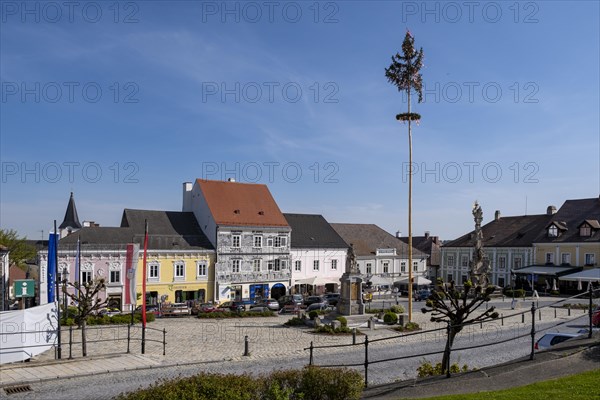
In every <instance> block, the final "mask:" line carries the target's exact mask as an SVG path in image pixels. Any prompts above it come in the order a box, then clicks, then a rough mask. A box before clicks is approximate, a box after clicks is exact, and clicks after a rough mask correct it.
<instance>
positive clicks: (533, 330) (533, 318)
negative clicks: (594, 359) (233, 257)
mask: <svg viewBox="0 0 600 400" xmlns="http://www.w3.org/2000/svg"><path fill="white" fill-rule="evenodd" d="M594 294H596V295H597V294H600V289H595V290H592V289H591V288H590V290H589V292H588V293H582V294H579V295H576V296H572V297H569V298H565V299H561V300H558V301H556V302H554V303H552V304H548V305H546V306H542V307H536V302H535V301H533V302H532V303H531V308H530V309H528V310H524V311H521V312H515V313H513V314H510V315H501V316H500V317H499V318H498V319H493V320H488V321H485V322H475V323H469V324H462V325H456V326H454V328H456V327H459V326H463V327H465V326H474V325H479V326H480V328H483V325H484V324H487V323H497V322H498V320H500V322H501V323H502V325H504V319H505V318H512V317H518V316H519V315H520V316H521V322H522V323H525V318H526V315H528V314H529V317H530V324H531V330H530V332H528V333H525V334H521V335H516V336H513V337H510V338H508V339H504V340H498V341H494V342H491V343H484V344H478V345H474V346H465V347H458V348H452V347H451V346H450V343H449V337H450V335H449V332H450V329H451V328H452V326H451V325H450V323H448V325H447V326H446V327H442V328H437V329H429V330H423V331H414V332H409V333H405V334H401V335H397V336H391V337H386V338H381V339H375V340H369V336H368V335H365V340H364V342H362V343H356V340H355V339H356V336H353V343H351V344H336V345H322V346H314V345H313V342H312V341H311V342H310V346H309V347H307V348H305V349H304V350H305V351H306V350H308V351H309V362H308V365H310V366H317V367H322V368H334V367H363V368H364V376H365V387H367V385H368V377H369V365H371V364H378V363H385V362H391V361H398V360H404V359H409V358H415V357H424V356H430V355H436V354H443V353H445V352H446V351H448V355H449V356H448V364H447V365H446V366H445V368H444V370H445V371H446V376H447V377H448V378H450V377H451V374H450V355H451V353H452V352H453V351H465V350H472V349H477V348H482V347H488V346H495V345H498V344H502V343H506V342H510V341H513V340H519V339H523V338H526V337H531V341H530V343H527V346H528V347H529V346H531V348H530V354H529V359H530V360H533V359H534V357H535V335H536V333H538V332H542V331H545V330H548V329H551V328H555V327H557V326H560V325H563V324H566V323H568V322H570V320H567V321H563V322H560V323H557V324H555V325H553V326H550V327H546V328H543V329H539V330H536V326H535V321H536V311H537V318H538V320H541V319H542V314H541V310H542V309H544V308H554V315H555V317H556V312H557V311H556V310H557V305H558V304H560V303H564V302H566V301H568V300H573V299H577V298H586V297H587V298H589V304H588V310H587V314H588V318H589V332H588V338H591V337H592V314H593V301H592V299H593V297H594ZM583 311H584V312H585V311H586V310H585V309H583ZM567 313H568V316H571V308H568V309H567ZM578 318H579V317H578ZM440 331H446V337H447V339H446V348H445V349H444V350H440V351H432V352H428V353H419V354H412V355H408V356H401V357H391V358H385V359H378V360H373V359H370V358H369V345H370V344H373V343H376V342H384V341H389V340H393V339H398V338H405V337H409V336H416V335H424V334H431V333H433V332H440ZM361 346H362V347H363V348H364V361H363V362H360V363H348V364H319V365H317V364H315V363H314V352H315V350H317V349H330V348H342V347H361Z"/></svg>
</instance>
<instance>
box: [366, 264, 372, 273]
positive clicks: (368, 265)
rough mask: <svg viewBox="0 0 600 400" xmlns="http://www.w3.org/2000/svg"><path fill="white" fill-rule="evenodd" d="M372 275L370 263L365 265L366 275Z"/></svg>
mask: <svg viewBox="0 0 600 400" xmlns="http://www.w3.org/2000/svg"><path fill="white" fill-rule="evenodd" d="M371 273H373V268H372V265H371V263H367V274H371Z"/></svg>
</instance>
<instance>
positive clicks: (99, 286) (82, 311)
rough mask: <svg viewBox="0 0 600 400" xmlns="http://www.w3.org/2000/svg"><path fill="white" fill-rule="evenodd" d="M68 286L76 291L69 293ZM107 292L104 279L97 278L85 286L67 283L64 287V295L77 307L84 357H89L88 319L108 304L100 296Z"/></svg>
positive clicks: (77, 283)
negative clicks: (101, 293) (87, 339)
mask: <svg viewBox="0 0 600 400" xmlns="http://www.w3.org/2000/svg"><path fill="white" fill-rule="evenodd" d="M67 286H68V287H71V288H73V289H74V290H73V291H72V292H69V291H68V290H67ZM105 290H106V281H105V280H104V279H103V278H96V279H95V280H93V281H90V282H86V283H84V284H80V283H79V282H73V283H71V282H66V285H65V286H63V293H64V294H65V295H66V296H67V297H68V298H69V299H71V300H72V302H73V303H75V304H76V305H77V315H76V316H75V318H76V322H77V325H78V326H79V327H80V328H81V348H82V352H83V355H84V357H85V356H86V355H87V342H86V335H85V333H86V325H87V319H88V318H89V317H90V316H91V315H94V314H96V313H97V312H98V311H99V310H100V309H101V308H104V307H106V305H107V304H108V299H104V300H102V299H101V298H100V296H99V294H100V292H103V291H105ZM65 311H66V310H65Z"/></svg>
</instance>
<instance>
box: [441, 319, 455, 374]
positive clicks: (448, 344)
mask: <svg viewBox="0 0 600 400" xmlns="http://www.w3.org/2000/svg"><path fill="white" fill-rule="evenodd" d="M457 333H458V332H456V331H455V330H454V328H450V330H449V332H448V338H447V341H446V349H445V350H444V357H443V358H442V373H443V374H447V373H448V369H449V368H450V353H451V351H452V345H453V344H454V338H455V337H456V334H457Z"/></svg>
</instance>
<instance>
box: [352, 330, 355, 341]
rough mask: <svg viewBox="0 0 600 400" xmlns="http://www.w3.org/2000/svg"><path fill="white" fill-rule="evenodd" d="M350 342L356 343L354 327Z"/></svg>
mask: <svg viewBox="0 0 600 400" xmlns="http://www.w3.org/2000/svg"><path fill="white" fill-rule="evenodd" d="M352 344H356V328H352Z"/></svg>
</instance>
